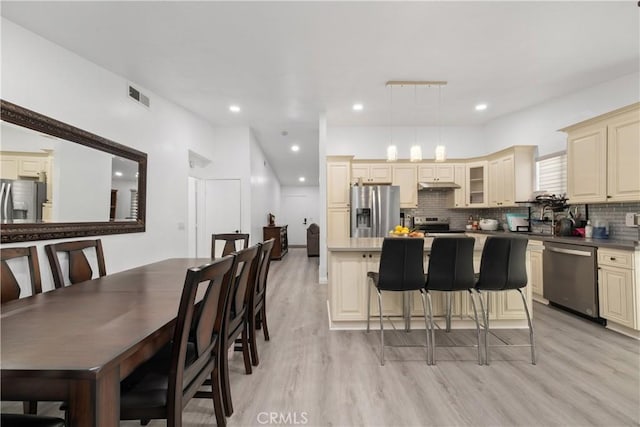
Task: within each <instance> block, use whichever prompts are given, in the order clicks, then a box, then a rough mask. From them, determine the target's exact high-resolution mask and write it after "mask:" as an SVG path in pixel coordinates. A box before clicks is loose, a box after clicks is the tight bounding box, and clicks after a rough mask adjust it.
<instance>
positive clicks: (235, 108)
mask: <svg viewBox="0 0 640 427" xmlns="http://www.w3.org/2000/svg"><path fill="white" fill-rule="evenodd" d="M229 111H231V112H232V113H239V112H240V107H239V106H237V105H231V106H229Z"/></svg>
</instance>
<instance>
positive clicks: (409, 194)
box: [393, 165, 418, 208]
mask: <svg viewBox="0 0 640 427" xmlns="http://www.w3.org/2000/svg"><path fill="white" fill-rule="evenodd" d="M393 185H398V186H400V207H401V208H417V207H418V168H417V167H416V166H415V165H394V166H393Z"/></svg>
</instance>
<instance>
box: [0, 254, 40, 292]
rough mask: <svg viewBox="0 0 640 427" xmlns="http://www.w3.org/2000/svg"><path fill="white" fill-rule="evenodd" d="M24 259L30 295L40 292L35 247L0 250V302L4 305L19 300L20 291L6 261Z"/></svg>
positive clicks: (38, 267)
mask: <svg viewBox="0 0 640 427" xmlns="http://www.w3.org/2000/svg"><path fill="white" fill-rule="evenodd" d="M19 258H24V259H25V260H26V262H27V265H28V267H29V284H30V287H31V295H35V294H39V293H41V292H42V282H41V279H40V264H39V262H38V252H37V250H36V247H35V246H29V247H26V248H2V249H0V266H1V267H0V268H1V274H2V276H1V277H0V279H1V280H2V282H1V283H0V285H1V291H0V292H1V294H0V301H1V302H2V303H3V304H4V303H6V302H9V301H13V300H15V299H18V298H20V296H21V295H22V290H21V288H20V284H19V283H18V280H17V279H16V276H15V273H14V271H13V270H12V269H11V267H10V266H9V264H8V263H7V261H9V260H17V259H19Z"/></svg>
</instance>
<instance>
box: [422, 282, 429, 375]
mask: <svg viewBox="0 0 640 427" xmlns="http://www.w3.org/2000/svg"><path fill="white" fill-rule="evenodd" d="M420 297H421V298H422V312H423V313H424V334H425V340H426V341H425V351H426V353H427V354H426V356H427V365H430V364H431V344H430V343H429V318H428V317H427V303H426V301H425V297H424V289H420Z"/></svg>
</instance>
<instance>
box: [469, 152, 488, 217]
mask: <svg viewBox="0 0 640 427" xmlns="http://www.w3.org/2000/svg"><path fill="white" fill-rule="evenodd" d="M466 178H467V185H466V189H467V193H466V200H465V205H466V206H465V207H470V208H471V207H487V206H488V197H487V161H486V160H484V161H480V162H472V163H467V174H466Z"/></svg>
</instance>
